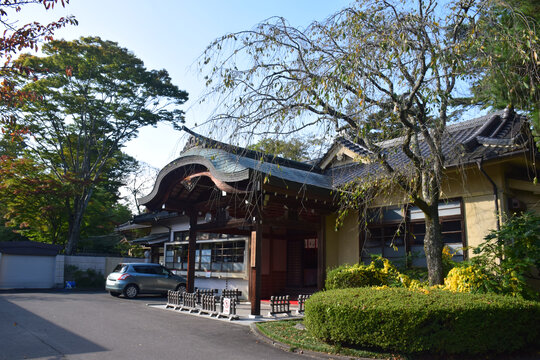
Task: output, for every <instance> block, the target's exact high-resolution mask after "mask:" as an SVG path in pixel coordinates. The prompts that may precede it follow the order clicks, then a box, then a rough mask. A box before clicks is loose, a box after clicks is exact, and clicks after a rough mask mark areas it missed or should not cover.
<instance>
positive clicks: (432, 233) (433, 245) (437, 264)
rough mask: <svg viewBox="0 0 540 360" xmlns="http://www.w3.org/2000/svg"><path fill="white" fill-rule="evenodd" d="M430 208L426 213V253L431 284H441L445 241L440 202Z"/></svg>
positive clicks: (442, 280) (442, 281)
mask: <svg viewBox="0 0 540 360" xmlns="http://www.w3.org/2000/svg"><path fill="white" fill-rule="evenodd" d="M429 208H430V211H429V213H425V215H426V235H425V238H424V251H425V253H426V262H427V269H428V280H429V285H439V284H443V283H444V277H443V266H442V248H443V243H442V235H441V224H440V223H439V209H438V204H437V203H435V204H434V205H431V206H430V207H429Z"/></svg>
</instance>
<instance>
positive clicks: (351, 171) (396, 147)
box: [325, 109, 527, 187]
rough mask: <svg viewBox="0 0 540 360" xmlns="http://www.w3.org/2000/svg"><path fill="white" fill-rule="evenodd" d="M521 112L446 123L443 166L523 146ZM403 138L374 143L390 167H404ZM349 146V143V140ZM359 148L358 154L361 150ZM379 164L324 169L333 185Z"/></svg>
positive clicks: (378, 169) (373, 171) (368, 172)
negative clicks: (383, 153) (380, 149)
mask: <svg viewBox="0 0 540 360" xmlns="http://www.w3.org/2000/svg"><path fill="white" fill-rule="evenodd" d="M526 121H527V120H526V118H525V117H524V116H521V115H518V114H516V113H514V112H513V111H512V110H508V109H507V110H504V111H498V112H495V113H491V114H489V115H486V116H482V117H479V118H476V119H472V120H468V121H463V122H460V123H456V124H452V125H449V126H447V128H446V135H445V136H444V139H443V143H442V153H443V156H444V157H445V165H446V166H457V165H464V164H468V163H472V162H474V161H476V160H478V159H482V160H489V159H493V158H496V157H500V156H504V155H505V154H508V153H512V152H515V151H519V150H520V149H521V150H522V149H524V148H525V146H526V145H527V144H526V139H525V137H524V136H523V128H524V124H525V123H526ZM403 141H404V138H396V139H392V140H389V141H385V142H381V143H380V144H378V145H379V146H380V147H381V148H382V149H383V151H384V152H385V155H386V159H387V161H388V162H389V163H390V165H391V166H392V167H393V168H394V169H398V170H400V171H407V169H408V168H410V165H411V162H410V160H409V158H408V157H407V156H406V155H405V154H404V153H403V151H402V150H401V147H400V145H401V144H403ZM347 147H348V148H349V149H352V148H353V147H352V146H351V145H350V144H349V145H348V146H347ZM360 148H361V150H360V151H361V152H360V153H359V154H360V155H364V154H365V151H364V148H363V147H360ZM420 151H421V153H422V155H423V156H428V155H429V153H430V151H429V149H428V146H427V143H426V142H425V141H422V139H420ZM384 171H385V170H384V169H383V167H382V165H381V164H379V163H378V162H376V161H374V162H372V163H370V164H362V163H353V164H348V165H343V166H338V167H334V168H330V169H327V170H326V172H325V173H326V174H327V175H328V176H330V177H332V179H333V186H334V187H338V186H340V185H343V184H345V183H347V182H349V181H352V180H355V179H362V178H364V179H367V178H368V177H373V176H374V175H375V176H376V175H377V174H380V173H381V172H384Z"/></svg>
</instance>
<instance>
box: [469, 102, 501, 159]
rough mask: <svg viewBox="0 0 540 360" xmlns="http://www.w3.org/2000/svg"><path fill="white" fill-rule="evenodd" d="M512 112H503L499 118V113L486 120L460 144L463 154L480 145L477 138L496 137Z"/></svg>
mask: <svg viewBox="0 0 540 360" xmlns="http://www.w3.org/2000/svg"><path fill="white" fill-rule="evenodd" d="M511 114H512V112H511V111H510V110H509V111H505V112H503V114H502V115H503V116H502V117H501V115H500V113H495V114H493V115H492V116H490V117H489V118H488V120H487V121H486V122H485V123H484V124H483V125H482V126H480V128H478V129H477V130H476V131H475V132H474V133H473V134H472V135H470V136H469V137H468V138H467V139H465V140H464V141H463V142H462V145H463V148H464V150H465V152H470V151H472V150H473V149H474V148H475V147H477V146H478V145H480V142H479V141H478V139H479V138H491V137H492V136H493V135H496V133H497V132H498V131H500V129H501V128H502V127H503V126H504V124H505V123H506V122H507V121H508V120H509V119H510V115H511Z"/></svg>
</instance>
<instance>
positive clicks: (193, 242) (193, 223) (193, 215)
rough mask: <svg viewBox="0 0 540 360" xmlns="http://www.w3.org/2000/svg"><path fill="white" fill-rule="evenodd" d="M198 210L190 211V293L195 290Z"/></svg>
mask: <svg viewBox="0 0 540 360" xmlns="http://www.w3.org/2000/svg"><path fill="white" fill-rule="evenodd" d="M196 227H197V211H195V210H193V211H190V212H189V242H188V268H187V284H186V290H187V292H188V293H192V292H194V291H195V251H196V250H197V231H196Z"/></svg>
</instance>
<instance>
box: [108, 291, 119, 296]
mask: <svg viewBox="0 0 540 360" xmlns="http://www.w3.org/2000/svg"><path fill="white" fill-rule="evenodd" d="M109 294H111V296H114V297H119V296H120V293H119V292H116V291H109Z"/></svg>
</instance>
